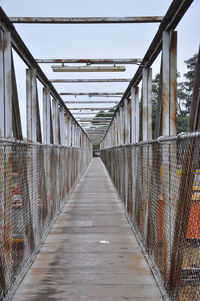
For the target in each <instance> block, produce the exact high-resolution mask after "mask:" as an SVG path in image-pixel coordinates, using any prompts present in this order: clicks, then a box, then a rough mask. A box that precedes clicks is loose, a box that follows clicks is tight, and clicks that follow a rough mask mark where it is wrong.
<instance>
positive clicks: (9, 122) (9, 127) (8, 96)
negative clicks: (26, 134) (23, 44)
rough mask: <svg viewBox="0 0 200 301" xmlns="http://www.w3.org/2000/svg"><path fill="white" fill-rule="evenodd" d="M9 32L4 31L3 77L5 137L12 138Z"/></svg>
mask: <svg viewBox="0 0 200 301" xmlns="http://www.w3.org/2000/svg"><path fill="white" fill-rule="evenodd" d="M11 51H12V50H11V34H10V32H5V33H4V77H5V92H4V93H5V94H4V96H5V102H4V106H5V120H4V121H5V138H12V137H13V131H12V71H11V70H12V66H11V59H12V56H11Z"/></svg>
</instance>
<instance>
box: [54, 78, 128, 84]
mask: <svg viewBox="0 0 200 301" xmlns="http://www.w3.org/2000/svg"><path fill="white" fill-rule="evenodd" d="M130 81H131V78H99V79H96V78H88V79H51V80H50V82H51V83H112V82H113V83H115V82H116V83H118V82H130Z"/></svg>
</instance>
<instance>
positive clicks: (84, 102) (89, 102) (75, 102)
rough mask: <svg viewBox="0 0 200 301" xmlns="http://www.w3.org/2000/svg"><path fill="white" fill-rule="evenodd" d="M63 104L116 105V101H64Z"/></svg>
mask: <svg viewBox="0 0 200 301" xmlns="http://www.w3.org/2000/svg"><path fill="white" fill-rule="evenodd" d="M64 103H70V104H80V103H82V104H86V103H87V104H96V103H118V101H117V100H90V101H73V100H72V101H65V102H64Z"/></svg>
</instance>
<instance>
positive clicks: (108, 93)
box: [60, 92, 123, 97]
mask: <svg viewBox="0 0 200 301" xmlns="http://www.w3.org/2000/svg"><path fill="white" fill-rule="evenodd" d="M60 95H68V96H69V95H71V96H85V95H88V96H89V97H90V96H100V95H101V96H108V97H109V96H113V95H114V96H116V95H117V96H121V95H123V92H91V93H89V92H81V93H76V92H74V93H68V92H61V93H60Z"/></svg>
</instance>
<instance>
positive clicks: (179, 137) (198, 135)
mask: <svg viewBox="0 0 200 301" xmlns="http://www.w3.org/2000/svg"><path fill="white" fill-rule="evenodd" d="M194 138H200V132H192V133H189V132H188V133H180V134H178V135H177V136H160V137H158V138H157V139H154V140H146V141H140V142H137V143H129V144H120V145H115V146H112V147H108V148H104V149H102V150H106V149H112V148H120V147H129V146H143V145H150V144H155V143H157V144H162V143H164V142H171V141H180V140H187V139H194Z"/></svg>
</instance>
